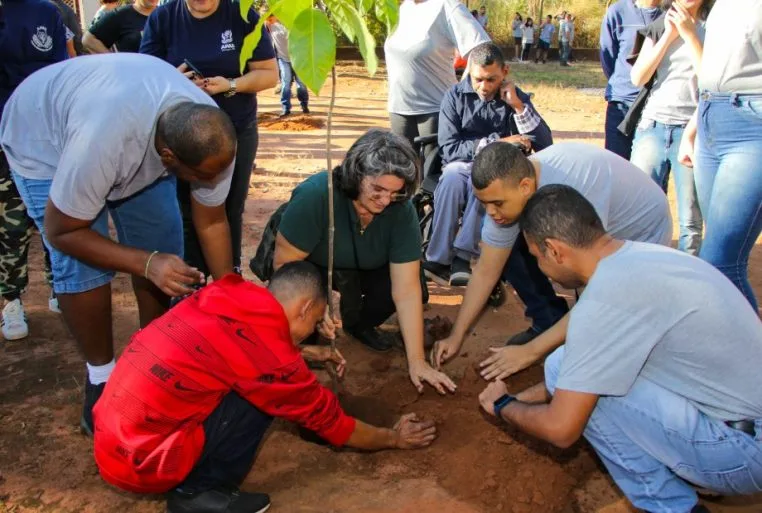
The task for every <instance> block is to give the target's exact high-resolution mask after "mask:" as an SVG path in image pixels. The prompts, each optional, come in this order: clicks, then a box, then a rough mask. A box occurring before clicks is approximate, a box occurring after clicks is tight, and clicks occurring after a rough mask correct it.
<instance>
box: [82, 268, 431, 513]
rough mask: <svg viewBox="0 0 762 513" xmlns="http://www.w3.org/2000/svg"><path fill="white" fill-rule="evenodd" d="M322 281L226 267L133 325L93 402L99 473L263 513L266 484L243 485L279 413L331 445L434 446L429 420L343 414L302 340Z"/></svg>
mask: <svg viewBox="0 0 762 513" xmlns="http://www.w3.org/2000/svg"><path fill="white" fill-rule="evenodd" d="M326 298H327V295H326V286H325V280H324V277H323V275H322V274H321V272H320V271H319V270H318V269H317V268H316V267H314V266H313V265H312V264H310V263H308V262H293V263H290V264H286V265H284V266H283V267H281V268H280V269H279V270H278V271H277V272H276V273H275V274H274V275H273V277H272V279H271V280H270V283H269V285H268V288H267V289H264V288H262V287H259V286H257V285H255V284H253V283H250V282H247V281H245V280H244V279H243V278H241V277H239V276H236V275H229V276H227V277H225V278H223V279H221V280H219V281H217V282H215V283H213V284H211V285H209V286H207V287H205V288H204V289H202V290H201V291H200V292H197V293H196V294H194V295H193V296H191V297H190V298H188V299H187V300H185V301H183V302H182V303H180V304H179V305H177V306H176V307H174V308H173V309H172V310H170V311H169V312H167V313H166V314H165V315H164V316H162V317H160V318H159V319H156V320H155V321H153V322H152V323H151V324H149V325H148V326H147V327H146V328H144V329H142V330H141V331H139V332H137V333H136V334H135V335H134V337H133V338H132V340H131V341H130V343H129V345H128V346H127V347H126V349H125V350H124V353H123V354H122V356H121V358H120V359H119V361H118V362H117V364H116V368H115V370H114V372H113V374H112V376H111V378H110V379H109V381H108V383H107V385H106V388H105V390H104V392H103V395H102V397H101V398H100V400H99V401H98V403H97V404H96V406H95V408H94V410H93V415H94V419H95V438H94V443H95V461H96V463H97V464H98V468H99V470H100V473H101V476H102V477H103V479H105V480H106V481H108V482H109V483H111V484H113V485H115V486H118V487H119V488H122V489H125V490H128V491H132V492H137V493H163V492H168V491H169V492H170V493H169V496H168V505H167V509H168V511H169V512H170V513H200V512H204V513H244V512H245V513H258V512H263V511H265V510H267V509H268V508H269V506H270V500H269V497H267V495H265V494H258V493H246V492H242V491H239V490H238V488H237V487H238V486H239V485H240V483H241V482H242V481H243V480H244V478H245V477H246V475H247V474H248V472H249V470H250V469H251V466H252V464H253V461H254V455H255V454H256V451H257V447H258V446H259V444H260V442H261V441H262V439H263V437H264V434H265V432H266V431H267V429H268V427H269V426H270V423H271V422H272V419H273V417H282V418H285V419H287V420H290V421H293V422H297V423H299V424H300V425H302V426H304V427H305V428H308V429H310V430H312V431H315V432H316V433H317V434H318V435H319V436H320V437H322V438H323V439H325V440H327V441H328V442H330V443H331V444H333V445H336V446H341V445H348V446H351V447H357V448H360V449H367V450H379V449H387V448H400V449H412V448H418V447H425V446H428V445H429V444H430V443H431V442H432V441H433V440H434V438H435V437H436V429H435V427H434V425H433V423H431V422H421V421H419V420H418V419H417V417H415V415H414V414H411V415H406V416H404V417H403V418H402V419H400V422H398V424H397V425H396V426H395V427H394V428H393V429H385V428H377V427H373V426H369V425H367V424H364V423H363V422H361V421H359V420H356V419H353V418H352V417H349V416H347V415H346V414H345V413H344V411H343V410H342V409H341V407H340V406H339V403H338V401H337V399H336V397H335V396H334V395H333V394H332V393H331V392H330V391H329V390H328V389H326V388H325V387H323V386H322V385H320V384H319V383H318V381H317V378H316V377H315V375H314V374H312V372H310V371H309V370H308V369H307V365H306V363H305V362H304V360H303V359H302V356H301V353H300V350H299V349H298V348H297V344H298V343H300V342H301V341H303V340H304V339H305V338H307V337H308V336H309V335H310V334H311V333H312V332H313V331H314V330H315V326H316V324H317V323H318V322H319V321H320V320H322V319H323V313H324V311H325V308H326Z"/></svg>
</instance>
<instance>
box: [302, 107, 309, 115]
mask: <svg viewBox="0 0 762 513" xmlns="http://www.w3.org/2000/svg"><path fill="white" fill-rule="evenodd" d="M302 112H303V113H304V114H309V113H310V108H309V107H307V106H306V105H302Z"/></svg>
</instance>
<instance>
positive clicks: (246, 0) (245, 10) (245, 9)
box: [238, 0, 254, 21]
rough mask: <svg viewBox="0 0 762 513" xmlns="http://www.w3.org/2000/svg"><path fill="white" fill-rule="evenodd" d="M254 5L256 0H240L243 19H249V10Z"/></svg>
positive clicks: (239, 5)
mask: <svg viewBox="0 0 762 513" xmlns="http://www.w3.org/2000/svg"><path fill="white" fill-rule="evenodd" d="M252 5H254V0H240V2H239V3H238V7H239V8H240V9H241V18H243V21H249V10H251V6H252Z"/></svg>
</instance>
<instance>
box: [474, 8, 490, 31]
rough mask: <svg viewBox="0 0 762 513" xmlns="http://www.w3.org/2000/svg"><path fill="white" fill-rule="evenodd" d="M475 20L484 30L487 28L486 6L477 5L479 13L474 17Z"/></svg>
mask: <svg viewBox="0 0 762 513" xmlns="http://www.w3.org/2000/svg"><path fill="white" fill-rule="evenodd" d="M476 20H477V21H478V22H479V25H481V26H482V27H483V28H484V30H487V21H488V18H487V6H486V5H482V6H481V7H479V15H478V16H477V17H476Z"/></svg>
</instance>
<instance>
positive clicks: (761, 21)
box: [698, 0, 762, 94]
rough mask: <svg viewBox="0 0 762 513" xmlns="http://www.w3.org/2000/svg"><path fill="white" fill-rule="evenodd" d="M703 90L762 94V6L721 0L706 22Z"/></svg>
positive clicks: (748, 0) (745, 0)
mask: <svg viewBox="0 0 762 513" xmlns="http://www.w3.org/2000/svg"><path fill="white" fill-rule="evenodd" d="M701 63H702V64H701V72H700V73H699V77H698V84H699V89H700V90H702V91H711V92H718V93H738V94H754V93H756V94H759V93H762V2H760V0H717V2H716V3H715V4H714V7H712V12H711V13H709V18H707V21H706V39H705V40H704V55H703V58H702V60H701Z"/></svg>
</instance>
